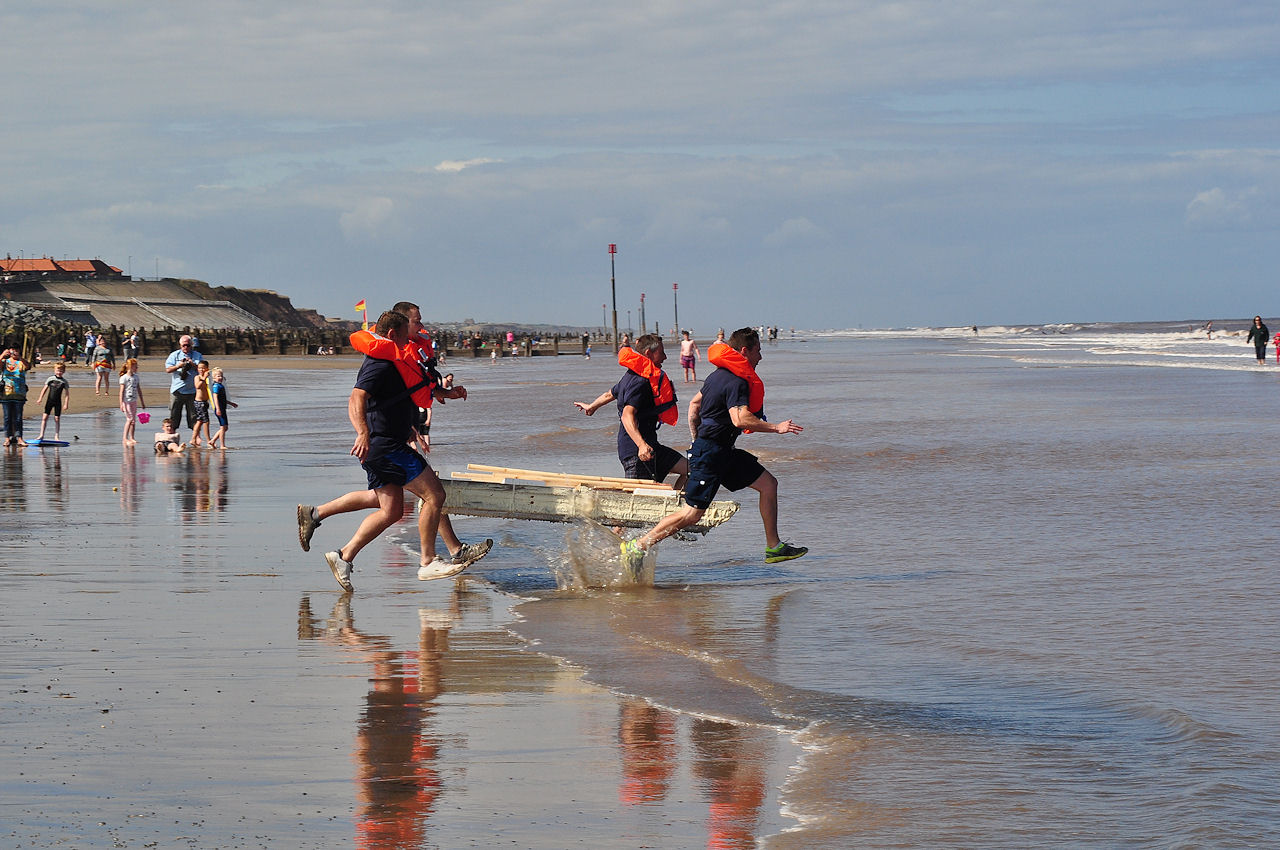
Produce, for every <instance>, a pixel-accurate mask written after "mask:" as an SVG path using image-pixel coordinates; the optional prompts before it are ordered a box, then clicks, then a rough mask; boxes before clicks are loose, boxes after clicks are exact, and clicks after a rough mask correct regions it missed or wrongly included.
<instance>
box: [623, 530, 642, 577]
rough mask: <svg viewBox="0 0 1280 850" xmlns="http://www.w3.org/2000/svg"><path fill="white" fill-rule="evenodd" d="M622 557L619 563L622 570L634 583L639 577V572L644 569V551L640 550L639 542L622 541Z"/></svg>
mask: <svg viewBox="0 0 1280 850" xmlns="http://www.w3.org/2000/svg"><path fill="white" fill-rule="evenodd" d="M620 548H621V550H622V555H621V557H620V558H619V561H620V562H621V563H622V568H623V569H624V570H626V571H627V576H628V577H629V578H630V579H631V580H632V581H635V580H637V579H638V578H639V577H640V570H641V569H642V568H643V567H644V550H643V549H641V548H640V541H639V540H624V541H622V546H621V547H620Z"/></svg>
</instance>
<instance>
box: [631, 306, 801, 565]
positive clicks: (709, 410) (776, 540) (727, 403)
mask: <svg viewBox="0 0 1280 850" xmlns="http://www.w3.org/2000/svg"><path fill="white" fill-rule="evenodd" d="M728 345H729V347H730V348H732V349H733V350H734V351H736V352H738V353H739V354H740V355H742V358H743V359H744V360H745V362H746V363H747V364H749V365H750V367H751V369H752V370H753V371H754V369H755V367H756V366H757V365H759V363H760V361H761V359H763V358H762V356H761V353H760V334H759V333H758V332H757V331H756V330H755V329H753V328H740V329H738V330H736V331H734V332H733V335H732V336H731V337H729V342H728ZM750 399H751V387H750V384H749V383H748V381H747V379H746V378H744V377H741V376H739V375H737V374H735V373H734V372H732V371H730V370H729V369H727V368H725V367H723V366H720V367H717V368H716V370H715V371H714V372H712V373H711V374H710V375H708V376H707V379H706V381H704V382H703V384H702V391H701V392H699V393H698V394H697V395H696V396H694V398H693V401H691V402H689V427H690V428H691V429H693V430H694V431H695V434H696V436H695V438H694V441H693V445H692V446H691V447H690V448H689V482H688V484H686V485H685V489H684V501H685V507H683V508H681V509H680V510H678V511H676V512H674V513H671V514H668V515H667V516H666V517H664V518H663V519H662V520H661V521H660V522H659V523H658V524H657V525H656V526H654V527H653V529H651V530H650V531H649V532H648V533H647V534H642V535H640V536H639V537H637V538H636V539H634V540H627V541H625V542H623V544H622V561H623V565H624V566H625V567H626V568H627V569H628V570H629V571H631V572H632V573H638V571H639V568H640V565H641V564H642V563H643V561H644V553H645V551H646V550H647V549H648V548H649V547H650V546H653V545H654V544H655V543H658V542H659V541H661V540H664V539H666V538H667V537H670V536H671V535H672V534H674V533H676V532H677V531H679V530H680V529H682V528H688V527H689V526H691V525H693V524H694V523H696V522H697V521H698V520H699V519H701V518H702V515H703V513H705V512H706V509H707V508H708V507H710V506H711V501H712V499H714V498H715V495H716V492H717V491H718V490H719V489H720V487H721V486H724V487H726V488H727V489H729V490H733V491H737V490H742V489H743V488H746V487H750V488H752V489H753V490H756V491H757V492H759V493H760V519H761V520H763V522H764V534H765V550H764V560H765V563H769V564H774V563H778V562H780V561H789V560H791V559H793V558H799V557H800V556H802V555H804V554H805V553H806V552H808V551H809V550H808V549H806V548H805V547H803V546H792V545H791V544H790V543H785V542H783V541H782V539H781V538H780V537H779V536H778V479H776V478H774V477H773V475H772V474H771V473H770V472H769V470H767V469H765V468H764V467H763V466H762V465H761V464H760V461H759V460H758V459H757V458H756V456H755V455H753V454H751V453H750V452H746V451H743V450H742V449H739V448H736V447H735V446H734V443H735V442H737V439H738V436H739V435H740V434H742V432H743V431H753V432H757V431H765V432H769V433H774V434H799V433H800V432H801V431H803V430H804V429H803V428H801V427H800V426H799V425H797V424H795V423H794V422H792V421H791V420H790V419H788V420H786V421H784V422H779V423H777V424H776V425H775V424H773V423H771V422H767V421H765V419H764V411H763V409H761V410H752V409H751V404H750Z"/></svg>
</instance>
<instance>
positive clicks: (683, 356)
mask: <svg viewBox="0 0 1280 850" xmlns="http://www.w3.org/2000/svg"><path fill="white" fill-rule="evenodd" d="M680 333H681V335H682V336H683V337H684V339H682V340H680V368H682V369H684V382H685V383H686V384H691V383H693V382H694V381H696V380H698V357H700V356H701V354H702V352H700V351H698V344H697V343H696V342H694V341H693V339H692V338H691V337H690V336H689V332H688V331H681V332H680ZM690 375H692V376H693V377H690Z"/></svg>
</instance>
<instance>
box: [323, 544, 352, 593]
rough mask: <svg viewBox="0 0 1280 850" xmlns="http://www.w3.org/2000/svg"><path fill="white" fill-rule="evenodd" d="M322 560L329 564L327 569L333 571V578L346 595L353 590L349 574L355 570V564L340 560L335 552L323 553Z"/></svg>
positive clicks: (340, 557)
mask: <svg viewBox="0 0 1280 850" xmlns="http://www.w3.org/2000/svg"><path fill="white" fill-rule="evenodd" d="M324 559H325V560H326V561H327V562H328V563H329V569H330V570H332V571H333V577H334V578H336V579H337V580H338V584H340V585H342V589H343V590H345V591H347V592H348V593H350V592H351V591H353V590H355V588H354V587H353V586H352V584H351V572H352V571H353V570H354V569H355V568H356V567H355V564H353V563H351V562H350V561H344V560H342V556H341V555H340V554H338V553H337V552H325V553H324Z"/></svg>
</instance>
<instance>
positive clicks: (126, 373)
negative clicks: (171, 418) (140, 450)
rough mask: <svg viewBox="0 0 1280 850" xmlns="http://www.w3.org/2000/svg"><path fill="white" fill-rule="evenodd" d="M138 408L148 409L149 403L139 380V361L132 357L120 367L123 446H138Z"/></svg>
mask: <svg viewBox="0 0 1280 850" xmlns="http://www.w3.org/2000/svg"><path fill="white" fill-rule="evenodd" d="M138 408H142V409H143V410H146V409H147V402H146V400H144V399H143V398H142V383H141V380H140V379H139V378H138V361H137V360H136V359H135V358H133V357H130V358H129V359H128V360H126V361H124V365H123V366H121V367H120V411H121V412H122V413H124V435H123V437H122V440H123V444H124V445H126V446H136V445H138V441H137V440H135V439H134V430H135V429H136V428H137V423H138Z"/></svg>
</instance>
